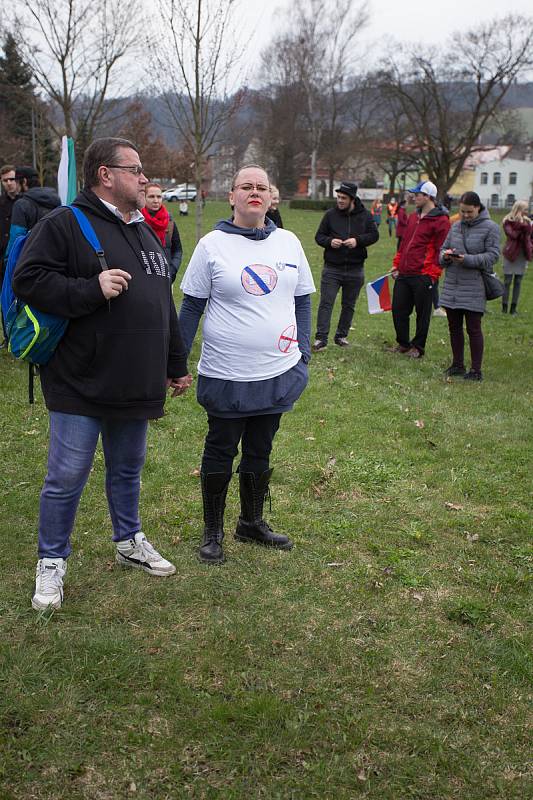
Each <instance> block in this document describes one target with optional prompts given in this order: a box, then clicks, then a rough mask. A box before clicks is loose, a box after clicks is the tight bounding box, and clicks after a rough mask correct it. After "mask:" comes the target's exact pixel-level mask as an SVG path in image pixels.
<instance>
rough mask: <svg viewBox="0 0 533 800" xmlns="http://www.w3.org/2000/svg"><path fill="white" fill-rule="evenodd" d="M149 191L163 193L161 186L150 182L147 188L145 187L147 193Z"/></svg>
mask: <svg viewBox="0 0 533 800" xmlns="http://www.w3.org/2000/svg"><path fill="white" fill-rule="evenodd" d="M148 189H159V190H160V191H161V192H162V191H163V189H162V187H161V184H160V183H154V182H153V181H150V183H147V184H146V186H145V187H144V191H145V192H147V191H148Z"/></svg>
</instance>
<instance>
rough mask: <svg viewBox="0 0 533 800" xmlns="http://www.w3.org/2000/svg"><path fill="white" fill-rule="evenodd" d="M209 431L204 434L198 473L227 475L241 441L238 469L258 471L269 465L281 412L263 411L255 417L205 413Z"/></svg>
mask: <svg viewBox="0 0 533 800" xmlns="http://www.w3.org/2000/svg"><path fill="white" fill-rule="evenodd" d="M207 419H208V422H209V431H208V432H207V436H206V437H205V445H204V455H203V458H202V472H203V473H205V474H208V473H210V472H224V473H226V475H228V474H230V473H231V472H232V469H233V459H234V458H235V456H236V455H237V452H238V447H239V442H241V463H240V465H239V470H240V471H241V472H255V473H257V474H261V473H263V472H265V470H267V469H268V468H269V463H270V453H271V452H272V442H273V440H274V436H275V434H276V431H277V430H278V428H279V423H280V420H281V414H263V415H261V416H256V417H237V418H231V419H227V418H225V417H213V416H211V415H210V414H208V416H207Z"/></svg>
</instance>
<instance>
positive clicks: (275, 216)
mask: <svg viewBox="0 0 533 800" xmlns="http://www.w3.org/2000/svg"><path fill="white" fill-rule="evenodd" d="M270 194H271V195H272V199H271V201H270V207H269V209H268V211H267V213H266V214H265V216H266V217H268V219H271V220H272V222H273V223H274V225H275V226H276V228H283V220H282V219H281V214H280V213H279V199H280V198H279V189H278V187H277V186H274V185H272V186H271V187H270Z"/></svg>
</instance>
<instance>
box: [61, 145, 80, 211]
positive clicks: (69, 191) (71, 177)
mask: <svg viewBox="0 0 533 800" xmlns="http://www.w3.org/2000/svg"><path fill="white" fill-rule="evenodd" d="M57 190H58V193H59V197H60V198H61V203H62V204H63V205H64V206H67V205H69V204H70V203H72V201H73V200H74V198H75V197H76V194H77V181H76V156H75V155H74V139H71V138H70V137H67V136H63V138H62V139H61V161H60V162H59V170H58V172H57Z"/></svg>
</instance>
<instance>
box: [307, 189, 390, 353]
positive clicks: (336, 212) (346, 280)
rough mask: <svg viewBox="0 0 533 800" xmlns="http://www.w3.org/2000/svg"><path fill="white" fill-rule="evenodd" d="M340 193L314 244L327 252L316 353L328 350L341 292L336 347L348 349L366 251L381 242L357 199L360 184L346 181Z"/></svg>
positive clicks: (323, 220) (322, 281)
mask: <svg viewBox="0 0 533 800" xmlns="http://www.w3.org/2000/svg"><path fill="white" fill-rule="evenodd" d="M335 191H336V192H337V206H336V208H330V209H329V210H328V211H326V213H325V214H324V216H323V218H322V222H321V223H320V226H319V228H318V231H317V232H316V236H315V242H316V243H317V244H318V245H319V246H320V247H323V248H324V269H323V272H322V280H321V284H320V304H319V307H318V317H317V330H316V337H315V341H314V344H313V351H314V352H315V353H316V352H318V351H319V350H323V349H324V348H325V347H327V344H328V336H329V328H330V324H331V314H332V312H333V306H334V304H335V299H336V297H337V294H338V292H339V289H341V290H342V306H341V313H340V317H339V321H338V324H337V330H336V333H335V339H334V341H335V344H337V345H339V347H347V346H348V344H349V342H348V332H349V330H350V326H351V324H352V319H353V315H354V311H355V304H356V302H357V297H358V295H359V292H360V291H361V287H362V286H363V283H364V280H365V277H364V272H363V267H364V262H365V259H366V257H367V247H369V246H370V245H372V244H374V243H375V242H377V241H378V239H379V231H378V228H377V225H376V223H375V222H374V220H373V218H372V214H371V213H370V212H369V211H367V209H366V208H365V207H364V205H363V203H362V202H361V200H360V199H359V198H358V197H357V184H356V183H353V182H352V181H343V182H342V183H341V185H340V186H339V188H338V189H336V190H335Z"/></svg>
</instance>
